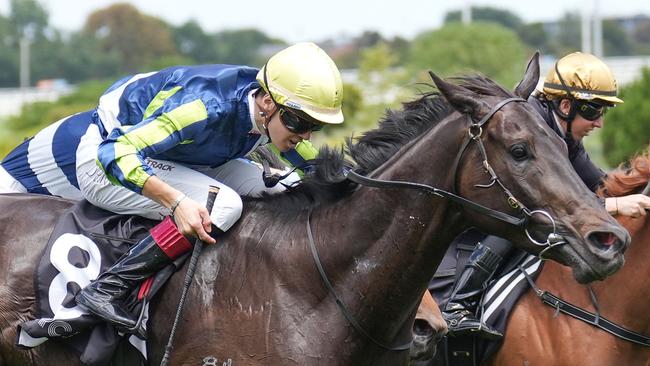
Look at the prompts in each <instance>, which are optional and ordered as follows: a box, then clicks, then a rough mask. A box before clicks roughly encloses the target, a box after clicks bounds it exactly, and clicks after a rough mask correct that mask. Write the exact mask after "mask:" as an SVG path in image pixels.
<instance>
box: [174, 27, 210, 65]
mask: <svg viewBox="0 0 650 366" xmlns="http://www.w3.org/2000/svg"><path fill="white" fill-rule="evenodd" d="M172 35H173V38H174V43H175V44H176V49H178V51H179V52H180V54H181V55H183V56H185V57H187V58H190V59H192V60H194V61H195V62H196V63H200V64H202V63H215V62H216V60H217V49H216V47H215V41H214V38H213V37H212V36H210V35H209V34H206V33H205V32H204V31H203V29H202V28H201V26H200V25H199V24H198V23H197V22H195V21H189V22H187V23H185V24H183V25H181V26H180V27H176V28H173V29H172Z"/></svg>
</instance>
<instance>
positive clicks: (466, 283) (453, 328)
mask: <svg viewBox="0 0 650 366" xmlns="http://www.w3.org/2000/svg"><path fill="white" fill-rule="evenodd" d="M502 259H503V258H502V257H501V256H500V255H498V254H496V253H495V252H493V251H492V250H491V249H490V248H489V247H488V246H486V245H483V244H482V243H479V244H478V245H477V246H476V249H474V252H472V254H471V256H470V258H469V262H468V263H467V265H466V266H465V268H464V269H463V272H462V273H461V275H460V277H459V278H458V280H457V282H456V284H455V287H454V290H453V292H452V294H451V298H450V299H449V302H447V305H446V306H445V309H444V310H443V311H442V316H443V318H444V319H445V321H446V322H447V326H448V328H449V335H450V336H462V335H466V334H474V335H477V336H479V337H483V338H486V339H491V340H498V339H500V338H502V337H503V334H501V333H500V332H499V331H497V330H495V329H492V328H490V327H488V326H487V325H485V324H482V323H481V321H480V320H479V319H478V318H477V317H476V310H477V307H478V303H479V301H480V300H481V296H482V293H483V290H484V289H485V288H486V287H487V284H488V282H489V281H490V278H492V276H493V275H494V272H496V269H497V267H498V266H499V264H500V263H501V260H502Z"/></svg>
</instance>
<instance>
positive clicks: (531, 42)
mask: <svg viewBox="0 0 650 366" xmlns="http://www.w3.org/2000/svg"><path fill="white" fill-rule="evenodd" d="M517 34H519V38H521V40H522V41H523V42H524V43H525V44H526V45H528V46H529V47H530V48H532V49H536V50H539V51H540V52H541V53H542V54H543V55H545V54H547V53H551V52H550V51H551V50H550V48H549V44H548V43H549V37H548V34H547V33H546V31H545V30H544V24H542V23H529V24H524V25H522V26H521V27H519V29H518V30H517Z"/></svg>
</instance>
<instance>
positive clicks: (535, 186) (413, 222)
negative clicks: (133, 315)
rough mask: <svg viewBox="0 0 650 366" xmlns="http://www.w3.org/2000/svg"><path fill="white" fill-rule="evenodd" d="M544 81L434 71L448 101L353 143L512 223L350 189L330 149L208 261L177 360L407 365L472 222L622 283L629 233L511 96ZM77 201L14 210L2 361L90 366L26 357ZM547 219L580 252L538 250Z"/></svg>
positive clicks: (153, 348)
mask: <svg viewBox="0 0 650 366" xmlns="http://www.w3.org/2000/svg"><path fill="white" fill-rule="evenodd" d="M538 78H539V65H538V60H537V56H534V57H533V59H532V61H531V63H530V64H529V67H528V69H527V72H526V73H525V75H524V78H523V80H522V81H521V82H520V83H519V84H518V86H517V87H516V89H515V93H514V95H513V94H512V93H511V92H508V91H507V90H505V89H503V88H501V87H500V86H498V85H497V84H495V83H494V82H492V81H491V80H489V79H487V78H484V77H481V76H471V77H464V78H461V79H460V80H459V82H460V83H459V85H457V84H452V83H450V82H447V81H443V80H441V79H439V78H438V77H436V76H435V75H433V80H434V83H435V84H436V86H437V88H438V90H439V91H440V94H438V93H431V94H428V95H424V96H423V97H422V98H420V99H418V100H415V101H412V102H409V103H406V104H405V105H404V107H403V109H402V110H399V111H389V112H388V113H387V115H386V117H385V118H384V119H383V120H382V121H381V122H380V127H379V128H378V129H376V130H373V131H370V132H369V133H367V134H365V135H364V136H363V137H361V138H360V139H359V140H357V141H356V142H354V143H350V144H349V152H350V156H351V157H352V158H353V159H354V161H355V163H356V167H355V169H356V171H358V172H363V173H366V174H368V175H369V176H370V177H372V178H375V179H381V180H399V181H410V182H417V183H419V184H421V185H422V186H423V185H428V186H433V187H436V188H438V189H441V190H444V191H445V192H449V191H455V192H456V193H457V194H458V195H460V196H462V197H464V199H466V200H471V201H473V202H475V203H477V204H480V205H482V206H483V207H487V208H489V209H491V210H496V211H498V213H500V215H497V214H495V213H494V211H489V210H486V209H477V208H476V206H472V205H471V204H469V203H467V202H465V203H464V204H463V205H461V204H459V203H456V202H452V201H450V200H448V199H444V198H441V197H439V196H438V194H441V193H440V192H441V191H436V192H438V194H430V193H431V189H429V190H427V191H426V192H425V191H422V190H413V189H403V188H401V187H395V186H393V187H392V188H387V189H378V188H373V187H367V186H363V185H358V184H356V183H353V182H351V181H350V180H341V178H342V177H341V171H343V170H344V169H343V166H344V165H345V164H346V163H345V160H344V159H343V154H342V153H341V152H340V151H334V150H330V149H323V150H322V151H321V155H320V157H321V158H322V159H321V160H322V163H321V164H320V165H319V166H318V168H317V171H316V173H315V176H314V178H313V179H311V180H309V181H306V182H305V183H304V184H302V185H300V186H299V187H298V188H296V189H293V190H291V191H290V192H288V193H286V194H280V195H276V196H272V197H267V198H265V199H258V200H248V201H247V202H246V203H245V208H244V212H245V214H244V215H243V216H242V218H241V219H240V220H239V222H238V224H237V225H236V226H235V227H233V228H232V229H231V230H230V231H229V232H228V233H227V235H225V236H223V237H222V238H221V240H220V241H219V244H217V245H214V246H209V247H207V248H205V249H204V251H203V254H202V256H201V258H200V260H199V263H198V268H197V272H196V275H195V277H194V283H193V286H192V287H191V288H190V291H189V293H188V298H187V301H186V304H185V314H184V318H183V321H182V322H181V324H180V327H179V329H178V331H177V334H176V342H175V348H174V351H173V352H172V359H171V363H172V364H174V365H178V364H183V365H204V364H205V360H210V361H214V360H218V361H219V362H221V363H223V362H231V364H232V365H400V364H405V363H406V362H407V361H408V360H407V359H408V352H407V351H406V350H404V351H396V350H391V349H390V348H402V347H396V346H399V345H404V344H406V345H408V344H409V341H410V339H411V332H412V326H413V319H414V317H415V313H416V307H417V304H418V303H419V301H420V299H421V296H422V294H423V293H424V291H425V289H426V286H427V283H428V281H429V279H430V278H431V276H432V275H433V272H434V271H435V267H436V266H437V264H438V263H439V262H440V260H441V259H442V256H443V255H444V253H445V251H446V249H447V247H448V245H449V243H450V242H451V240H452V239H453V238H455V237H456V236H457V235H458V234H459V233H460V232H462V231H463V230H465V229H466V228H467V227H468V226H478V227H480V228H482V229H483V230H485V231H486V232H490V233H494V234H497V235H501V236H504V237H506V238H508V239H510V240H511V241H513V242H515V243H520V245H521V247H522V248H524V249H526V250H528V251H530V252H532V253H539V252H540V251H541V250H543V249H544V250H545V254H546V256H547V257H549V258H551V259H554V260H557V261H560V262H561V263H563V264H566V265H570V266H571V267H572V269H573V271H574V272H573V273H574V277H575V278H576V279H578V280H579V281H581V282H590V281H593V280H596V279H602V278H604V277H606V276H608V275H611V274H612V273H614V272H615V271H616V270H617V269H618V268H619V267H620V266H621V265H622V263H623V258H622V253H623V250H624V249H625V248H626V246H627V245H628V242H629V235H628V233H627V231H625V229H624V228H622V227H621V226H620V225H619V224H618V223H617V222H616V221H615V220H614V219H613V218H612V217H611V216H609V215H608V214H607V212H606V211H605V210H604V209H603V207H602V206H601V204H600V202H599V201H598V200H597V198H596V197H595V196H594V195H593V194H592V193H591V192H590V191H589V190H588V189H587V188H585V187H584V185H583V184H582V182H581V181H580V180H579V178H578V176H577V175H576V174H575V173H574V172H573V170H572V168H571V166H570V163H569V161H568V159H567V158H566V147H565V146H564V144H563V142H562V141H561V140H560V138H559V137H557V135H556V134H555V133H554V132H553V131H551V130H550V129H549V128H548V126H546V124H545V123H543V121H541V119H540V117H539V116H538V115H537V113H536V112H535V111H534V110H533V109H532V108H531V107H530V106H529V105H528V104H527V103H525V102H522V101H521V100H520V99H512V98H514V96H515V95H516V96H518V97H521V98H527V97H528V96H529V94H530V93H531V92H532V90H533V89H534V87H535V85H536V83H537V80H538ZM506 103H507V104H506ZM472 121H474V122H476V123H473V122H472ZM477 121H478V122H480V124H479V123H478V122H477ZM470 124H471V125H472V127H470ZM468 136H470V137H472V138H471V139H469V137H468ZM464 142H467V145H465V144H464ZM68 205H69V204H66V203H65V202H61V201H60V200H57V199H54V198H40V197H34V196H21V197H19V196H6V197H3V198H2V199H0V228H1V229H0V258H1V259H0V260H1V261H2V264H3V265H4V267H3V271H1V272H0V314H1V315H0V329H2V334H3V337H2V340H1V341H2V343H0V364H5V365H6V364H10V365H53V364H57V365H58V364H65V365H76V364H78V362H76V361H74V357H73V356H72V355H71V354H70V353H67V351H66V350H65V349H64V348H62V347H60V346H59V345H57V344H56V343H55V342H46V344H44V345H41V346H39V347H37V348H34V349H32V350H30V351H18V350H16V349H15V348H14V346H13V342H14V338H15V329H16V325H17V324H18V323H19V322H21V321H24V320H26V319H28V318H29V317H30V316H32V314H33V312H34V310H35V305H34V289H33V280H32V276H33V269H34V267H35V265H36V263H37V261H38V259H39V256H40V252H41V248H42V246H43V243H44V242H45V239H46V238H47V236H48V233H49V232H50V231H51V230H52V227H53V225H54V223H55V220H56V216H57V215H58V214H59V213H61V212H62V211H63V210H65V209H66V208H67V207H68ZM524 207H526V209H524ZM535 210H543V211H544V212H545V214H536V213H533V211H535ZM535 212H537V211H535ZM486 213H487V214H490V213H491V215H487V214H486ZM505 214H508V215H510V216H508V217H518V218H522V219H524V218H528V220H527V221H523V220H522V221H517V222H521V223H526V224H527V226H526V230H527V231H525V230H524V227H523V226H519V225H515V224H514V223H513V222H514V221H512V220H510V221H508V220H506V219H504V217H506V216H505ZM546 215H548V216H546ZM497 218H501V220H499V219H497ZM548 218H552V220H553V222H552V223H553V224H554V227H555V231H556V232H557V234H559V235H561V236H562V237H563V238H564V240H565V241H566V244H564V245H554V246H553V247H550V248H549V246H548V245H538V244H535V243H533V242H532V241H529V240H528V239H527V238H528V235H531V236H532V237H534V238H540V237H541V238H545V237H546V236H545V235H547V234H549V233H551V232H552V231H554V229H553V227H552V225H551V221H549V219H548ZM503 220H505V221H503ZM527 233H528V235H527ZM542 234H543V235H542ZM309 238H313V240H310V239H309ZM537 240H540V241H542V240H544V239H537ZM312 245H313V247H314V249H312ZM315 253H319V255H318V257H317V256H316V255H315ZM315 258H318V261H316V260H315ZM316 263H319V264H321V265H322V267H323V272H324V275H322V274H321V273H320V272H319V269H318V267H317V265H316ZM324 278H327V279H328V282H326V281H325V279H324ZM326 283H329V284H330V285H331V289H328V287H327V286H326ZM182 286H183V276H179V275H176V276H173V277H172V279H171V280H170V281H169V283H168V284H167V286H166V287H165V288H164V289H163V290H162V291H161V293H160V294H158V295H157V297H156V298H155V299H154V302H153V304H152V307H151V319H150V324H151V325H153V326H152V330H151V334H150V335H151V337H150V340H149V346H150V347H149V357H150V359H151V360H152V364H158V362H159V361H160V359H161V357H162V354H163V351H164V345H165V343H166V340H167V336H168V334H169V332H170V328H171V319H172V318H173V314H174V313H175V310H176V309H175V307H176V304H177V299H178V295H179V293H180V289H181V288H182ZM334 292H335V293H337V294H338V297H339V300H340V303H341V304H343V305H341V307H345V309H347V314H348V315H349V317H346V316H344V315H343V312H342V310H341V308H339V306H338V305H337V302H336V301H335V300H334V298H335V297H334V295H333V293H334ZM350 319H353V321H352V320H350ZM351 324H357V326H353V325H351ZM371 338H372V339H371ZM221 363H219V364H221Z"/></svg>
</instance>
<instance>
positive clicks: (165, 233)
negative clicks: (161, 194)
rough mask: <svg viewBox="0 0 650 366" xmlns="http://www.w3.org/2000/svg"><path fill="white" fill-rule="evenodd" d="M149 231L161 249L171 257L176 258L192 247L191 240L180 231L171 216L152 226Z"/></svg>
mask: <svg viewBox="0 0 650 366" xmlns="http://www.w3.org/2000/svg"><path fill="white" fill-rule="evenodd" d="M149 233H150V234H151V237H152V238H153V240H154V241H155V242H156V244H158V246H159V247H160V249H162V251H163V252H165V254H167V256H168V257H169V258H171V259H176V258H178V257H179V256H180V255H182V254H183V253H185V252H187V251H189V250H190V249H192V244H190V241H189V240H187V238H186V237H185V236H183V234H181V233H180V231H178V229H177V228H176V225H175V224H174V221H173V220H172V218H171V217H169V216H167V217H165V219H164V220H163V221H162V222H161V223H160V224H158V225H156V226H154V227H152V228H151V229H150V230H149Z"/></svg>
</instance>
